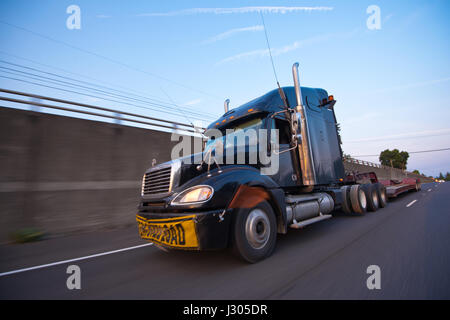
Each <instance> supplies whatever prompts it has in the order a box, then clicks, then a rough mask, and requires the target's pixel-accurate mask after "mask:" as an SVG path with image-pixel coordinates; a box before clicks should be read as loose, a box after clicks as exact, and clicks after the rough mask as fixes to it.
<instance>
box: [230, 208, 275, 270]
mask: <svg viewBox="0 0 450 320" xmlns="http://www.w3.org/2000/svg"><path fill="white" fill-rule="evenodd" d="M276 240H277V221H276V218H275V214H274V212H273V209H272V207H271V206H270V204H269V203H268V202H267V201H262V202H260V203H259V204H257V205H256V206H255V207H253V208H240V209H237V211H236V212H235V219H234V224H233V234H232V246H233V252H234V253H235V254H236V255H237V256H239V257H240V258H242V259H244V260H245V261H247V262H250V263H255V262H258V261H259V260H262V259H264V258H267V257H268V256H270V255H271V254H272V252H273V250H274V249H275V243H276Z"/></svg>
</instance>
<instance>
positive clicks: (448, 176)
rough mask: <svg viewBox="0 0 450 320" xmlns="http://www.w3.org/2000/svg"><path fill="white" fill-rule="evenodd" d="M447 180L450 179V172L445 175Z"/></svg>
mask: <svg viewBox="0 0 450 320" xmlns="http://www.w3.org/2000/svg"><path fill="white" fill-rule="evenodd" d="M445 181H450V172H447V174H446V175H445Z"/></svg>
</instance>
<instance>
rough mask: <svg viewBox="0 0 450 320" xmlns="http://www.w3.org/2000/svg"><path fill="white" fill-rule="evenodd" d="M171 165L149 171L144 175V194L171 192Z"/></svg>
mask: <svg viewBox="0 0 450 320" xmlns="http://www.w3.org/2000/svg"><path fill="white" fill-rule="evenodd" d="M171 169H172V168H171V167H167V168H162V169H157V170H154V171H151V172H147V173H146V174H145V176H144V181H143V182H144V183H143V188H142V194H143V195H151V194H158V193H167V192H170V179H171Z"/></svg>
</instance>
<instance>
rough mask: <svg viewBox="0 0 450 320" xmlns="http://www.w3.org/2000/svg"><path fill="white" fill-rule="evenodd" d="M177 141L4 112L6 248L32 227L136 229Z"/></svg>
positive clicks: (1, 150) (0, 229) (0, 139)
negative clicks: (139, 211) (144, 199)
mask: <svg viewBox="0 0 450 320" xmlns="http://www.w3.org/2000/svg"><path fill="white" fill-rule="evenodd" d="M175 143H176V142H171V141H170V134H169V133H164V132H159V131H154V130H147V129H141V128H135V127H127V126H120V125H115V124H109V123H104V122H97V121H90V120H82V119H76V118H70V117H62V116H56V115H50V114H44V113H36V112H31V111H22V110H16V109H8V108H0V168H1V169H0V242H6V241H8V240H9V239H10V234H11V233H13V232H16V231H17V230H20V229H23V228H29V227H31V228H36V229H38V230H41V231H43V232H46V233H48V234H50V235H60V234H68V233H74V232H84V231H92V230H96V229H100V228H117V227H122V226H127V225H132V224H134V223H135V213H136V208H137V205H138V202H139V193H140V183H141V179H142V174H143V173H144V171H145V169H146V168H148V167H150V166H151V163H152V161H153V160H154V159H155V160H156V162H157V163H161V162H165V161H168V160H170V151H171V149H172V146H173V145H174V144H175ZM346 168H347V170H348V171H359V172H363V171H368V170H367V169H368V168H367V167H365V166H362V165H360V164H353V163H346ZM369 169H371V171H375V172H376V173H377V174H378V175H379V176H380V177H382V178H384V179H386V178H388V175H390V173H389V172H387V171H386V170H385V169H379V168H369ZM372 169H373V170H372ZM397 174H398V173H396V172H395V173H394V175H396V176H395V177H396V178H399V177H398V175H397Z"/></svg>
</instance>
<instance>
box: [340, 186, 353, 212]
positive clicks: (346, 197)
mask: <svg viewBox="0 0 450 320" xmlns="http://www.w3.org/2000/svg"><path fill="white" fill-rule="evenodd" d="M341 190H342V203H341V208H342V211H344V213H346V214H350V213H352V205H351V202H350V186H343V187H341Z"/></svg>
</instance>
